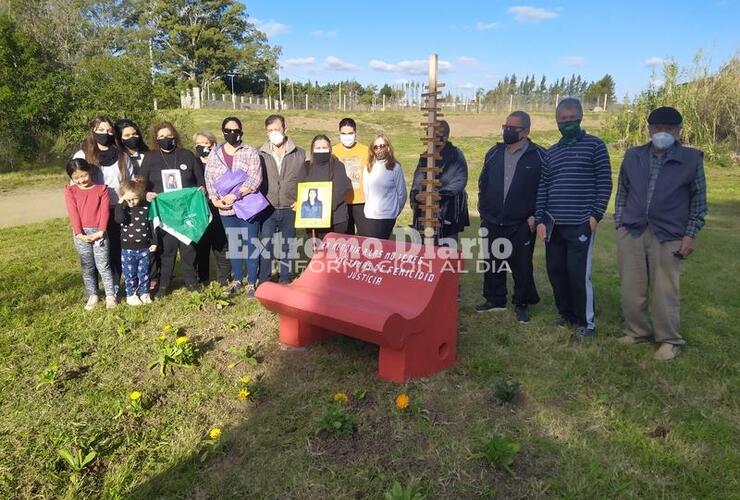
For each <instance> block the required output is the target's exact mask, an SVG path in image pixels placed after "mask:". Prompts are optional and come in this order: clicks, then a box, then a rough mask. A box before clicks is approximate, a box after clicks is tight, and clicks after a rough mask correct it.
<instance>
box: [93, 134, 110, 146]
mask: <svg viewBox="0 0 740 500" xmlns="http://www.w3.org/2000/svg"><path fill="white" fill-rule="evenodd" d="M95 142H97V143H98V144H100V145H101V146H110V145H111V144H112V143H113V136H112V135H110V134H108V133H101V132H95Z"/></svg>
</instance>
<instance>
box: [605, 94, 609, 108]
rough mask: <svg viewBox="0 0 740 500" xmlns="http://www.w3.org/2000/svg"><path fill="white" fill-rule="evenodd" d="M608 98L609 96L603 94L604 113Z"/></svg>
mask: <svg viewBox="0 0 740 500" xmlns="http://www.w3.org/2000/svg"><path fill="white" fill-rule="evenodd" d="M608 97H609V94H604V111H606V100H607V98H608Z"/></svg>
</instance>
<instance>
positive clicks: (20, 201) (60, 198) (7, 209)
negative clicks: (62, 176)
mask: <svg viewBox="0 0 740 500" xmlns="http://www.w3.org/2000/svg"><path fill="white" fill-rule="evenodd" d="M66 215H67V210H66V207H65V206H64V190H63V189H61V188H59V187H48V188H33V189H29V190H26V189H17V190H12V191H6V192H4V193H2V194H0V227H9V226H19V225H21V224H30V223H32V222H40V221H43V220H46V219H53V218H56V217H64V216H66Z"/></svg>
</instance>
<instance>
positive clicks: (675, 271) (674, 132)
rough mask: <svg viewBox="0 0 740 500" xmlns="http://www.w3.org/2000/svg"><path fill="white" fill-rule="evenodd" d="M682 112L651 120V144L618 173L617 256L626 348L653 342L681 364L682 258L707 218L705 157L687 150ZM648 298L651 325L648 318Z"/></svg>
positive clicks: (666, 111)
mask: <svg viewBox="0 0 740 500" xmlns="http://www.w3.org/2000/svg"><path fill="white" fill-rule="evenodd" d="M682 122H683V119H682V117H681V114H680V113H679V112H678V111H677V110H675V109H674V108H670V107H662V108H657V109H655V110H653V111H652V112H651V113H650V115H649V116H648V132H649V133H650V142H648V143H647V144H645V145H643V146H638V147H635V148H630V149H628V150H627V152H626V153H625V155H624V161H622V167H621V169H620V171H619V185H618V187H617V199H616V213H615V219H616V223H617V231H618V237H617V255H618V260H619V274H620V277H621V280H622V313H623V315H624V321H625V331H624V336H623V337H622V338H620V339H619V341H620V342H621V343H622V344H627V345H631V344H637V343H641V342H648V341H653V340H654V341H655V342H656V343H657V344H658V345H659V347H658V350H657V351H656V352H655V359H656V360H658V361H668V360H671V359H673V358H675V357H676V356H677V355H678V354H679V352H680V349H681V346H682V345H683V344H684V340H683V339H682V338H681V335H680V334H679V322H680V311H679V307H680V297H679V274H680V269H681V260H682V259H684V258H686V257H687V256H688V255H689V254H690V253H691V252H692V251H693V250H694V240H695V239H696V236H697V234H698V233H699V230H700V229H701V228H702V226H704V216H705V215H706V213H707V193H706V180H705V178H704V165H703V162H702V158H703V154H702V152H701V151H699V150H697V149H693V148H688V147H686V146H683V145H681V143H680V142H679V138H680V136H681V124H682ZM648 294H649V295H650V301H651V309H652V311H651V312H652V319H653V322H652V327H651V325H650V321H649V319H648V314H647V313H648Z"/></svg>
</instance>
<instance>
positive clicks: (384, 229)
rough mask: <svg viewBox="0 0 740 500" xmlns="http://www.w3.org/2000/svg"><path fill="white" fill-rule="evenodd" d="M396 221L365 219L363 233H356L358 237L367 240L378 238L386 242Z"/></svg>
mask: <svg viewBox="0 0 740 500" xmlns="http://www.w3.org/2000/svg"><path fill="white" fill-rule="evenodd" d="M395 225H396V219H365V222H364V231H362V232H358V233H357V234H359V235H360V236H367V237H368V238H380V239H382V240H387V239H388V238H390V236H391V233H393V227H394V226H395Z"/></svg>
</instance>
